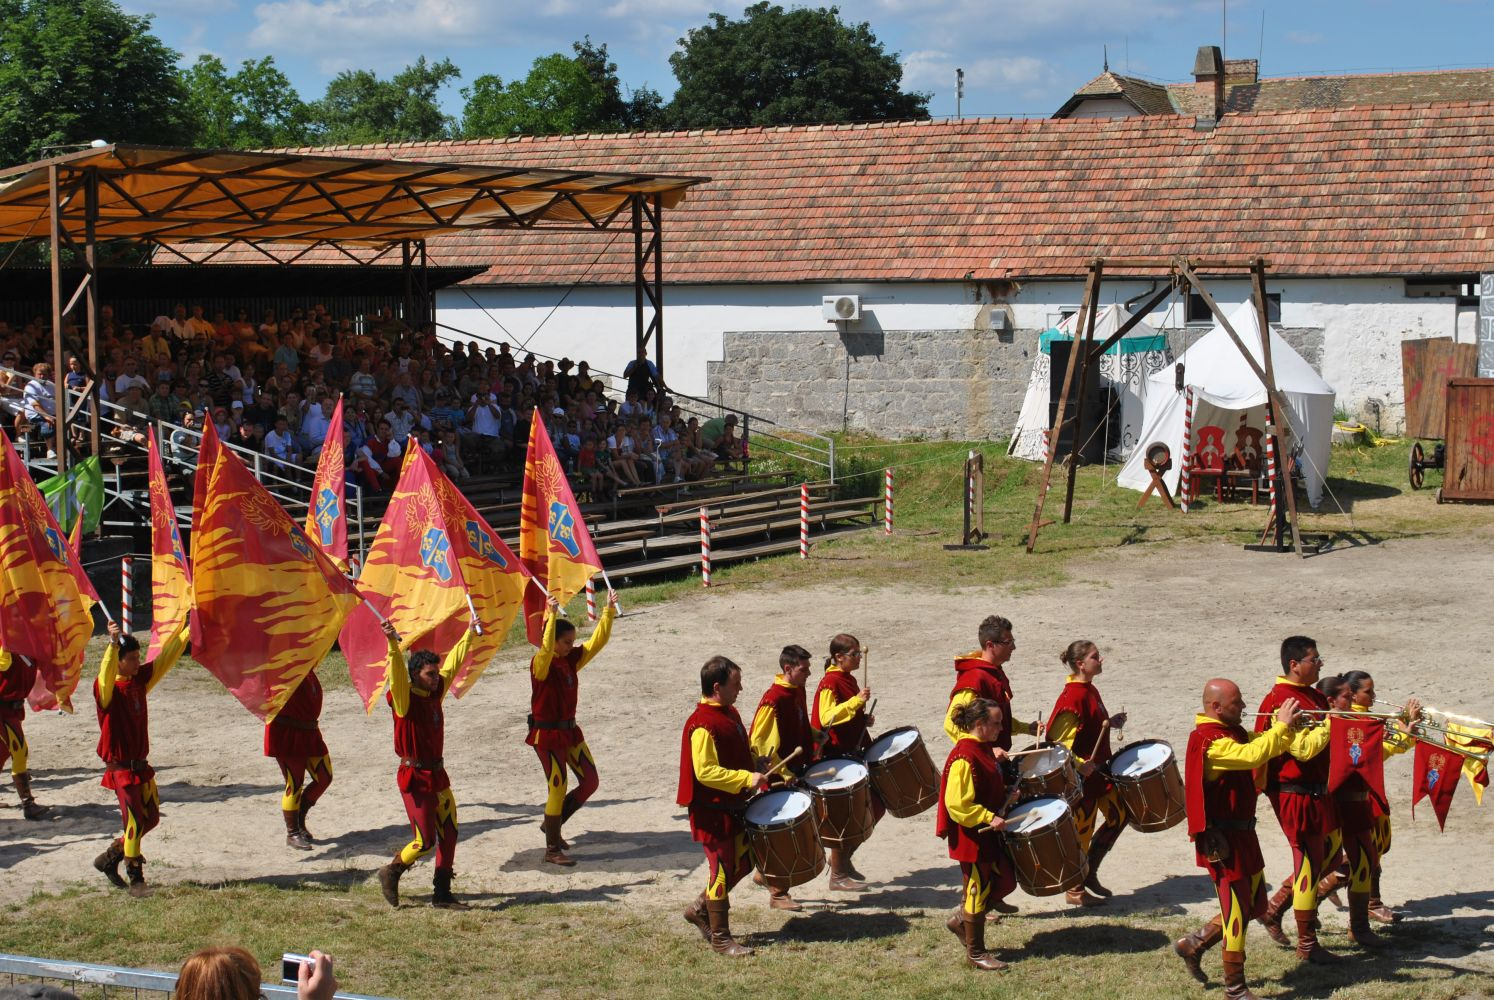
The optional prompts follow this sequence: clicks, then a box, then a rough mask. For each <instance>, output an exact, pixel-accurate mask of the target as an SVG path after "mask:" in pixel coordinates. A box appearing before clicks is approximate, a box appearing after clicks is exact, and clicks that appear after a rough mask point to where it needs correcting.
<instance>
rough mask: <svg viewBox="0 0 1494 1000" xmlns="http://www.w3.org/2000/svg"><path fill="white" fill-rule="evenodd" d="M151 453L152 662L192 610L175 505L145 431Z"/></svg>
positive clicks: (152, 431) (150, 432) (153, 441)
mask: <svg viewBox="0 0 1494 1000" xmlns="http://www.w3.org/2000/svg"><path fill="white" fill-rule="evenodd" d="M146 446H147V448H148V449H149V451H150V459H149V472H150V478H149V482H150V606H151V621H150V646H149V648H148V649H147V651H146V654H145V658H146V660H147V661H150V660H154V659H155V658H156V654H157V653H159V652H160V651H161V646H162V645H163V644H164V643H165V642H166V640H167V639H168V638H169V637H170V636H171V634H172V633H173V632H175V631H176V629H177V626H179V625H180V624H181V623H182V622H183V621H184V620H186V617H187V614H188V613H189V612H190V611H191V610H192V569H191V567H190V566H189V565H188V564H187V553H186V550H185V549H184V548H183V547H182V533H181V528H180V527H179V526H178V525H177V523H176V502H175V501H174V500H172V499H171V489H170V488H169V487H168V486H167V485H166V469H165V466H163V465H162V463H161V451H160V447H159V446H158V445H157V444H156V429H155V428H154V427H151V428H149V429H148V430H147V431H146Z"/></svg>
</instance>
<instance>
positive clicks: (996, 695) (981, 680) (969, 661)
mask: <svg viewBox="0 0 1494 1000" xmlns="http://www.w3.org/2000/svg"><path fill="white" fill-rule="evenodd" d="M961 691H973V692H975V696H976V697H977V698H989V699H990V700H991V701H994V702H995V703H996V704H997V705H1000V706H1001V736H1000V737H998V738H997V740H996V745H997V746H998V747H1000V748H1001V749H1003V750H1010V749H1011V748H1012V684H1011V681H1009V680H1007V678H1006V671H1005V670H1003V669H1002V668H1001V666H1000V665H999V664H998V665H995V666H992V665H991V664H989V663H987V662H986V661H985V660H982V659H981V658H980V657H978V656H962V657H959V658H958V659H956V660H955V685H954V687H952V688H950V689H949V700H950V701H954V696H955V695H957V694H959V693H960V692H961Z"/></svg>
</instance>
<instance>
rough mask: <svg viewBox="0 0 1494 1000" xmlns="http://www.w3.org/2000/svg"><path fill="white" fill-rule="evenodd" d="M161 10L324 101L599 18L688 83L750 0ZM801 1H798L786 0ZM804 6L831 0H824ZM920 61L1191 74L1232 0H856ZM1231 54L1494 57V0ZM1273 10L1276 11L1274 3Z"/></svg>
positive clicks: (1429, 61) (1063, 87) (981, 87)
mask: <svg viewBox="0 0 1494 1000" xmlns="http://www.w3.org/2000/svg"><path fill="white" fill-rule="evenodd" d="M122 6H124V7H125V9H127V10H129V11H131V12H132V13H143V14H151V15H153V16H154V17H155V31H156V33H157V34H158V35H159V36H160V37H161V38H162V39H163V40H164V41H165V42H166V43H167V44H168V45H171V46H172V47H173V48H175V49H177V50H178V51H180V52H181V53H182V54H183V61H184V62H190V61H191V60H193V59H195V58H196V57H197V56H198V55H199V54H201V53H204V52H211V53H213V54H215V55H217V56H219V57H220V58H222V59H223V60H224V61H225V62H226V63H228V64H229V66H230V67H233V66H236V65H237V64H238V63H239V62H240V61H241V60H244V59H250V58H259V57H261V56H264V55H273V56H274V57H275V62H276V64H277V65H278V66H279V67H280V68H281V70H282V71H283V72H285V73H286V75H287V76H289V77H290V78H291V81H292V82H293V83H294V84H295V85H296V87H297V88H298V89H299V90H300V91H301V96H302V97H303V98H305V99H307V100H311V99H314V98H316V97H319V96H320V95H321V93H322V91H323V90H324V88H325V87H326V84H327V81H328V80H329V79H330V78H331V77H332V76H333V75H335V74H336V73H337V72H338V71H340V70H343V69H372V70H375V71H376V72H378V73H379V74H380V75H381V76H386V77H387V76H389V75H392V74H393V73H394V72H397V71H398V70H399V69H400V68H401V67H403V66H404V65H406V64H407V63H409V62H412V61H414V59H415V58H416V57H417V56H420V55H422V54H423V55H425V56H426V57H427V58H428V59H440V58H443V57H446V58H450V59H451V60H452V61H453V62H454V63H456V64H457V66H459V67H460V68H461V70H462V83H461V84H458V85H457V86H455V87H452V88H449V90H448V92H447V93H446V94H445V95H444V100H445V105H446V108H447V110H448V111H449V112H451V113H453V114H459V113H460V110H461V105H462V98H461V96H460V93H459V90H460V87H461V86H462V85H465V84H467V83H470V82H471V81H472V80H473V79H474V78H476V77H478V76H480V75H482V74H484V73H495V74H497V75H498V76H500V77H502V78H503V79H504V80H509V79H512V78H514V77H516V76H523V75H524V74H525V73H526V72H527V71H528V69H529V65H530V63H532V62H533V60H534V59H535V58H536V57H538V56H541V55H546V54H548V53H551V52H566V53H569V52H570V45H571V42H573V41H575V40H577V39H579V38H581V36H583V35H587V34H589V35H590V36H591V38H592V41H593V42H596V43H601V42H605V43H606V44H607V47H608V51H609V53H610V54H611V56H612V58H613V60H614V61H615V62H616V63H617V64H618V75H619V76H620V77H621V78H622V81H623V83H624V84H625V85H629V86H639V85H644V84H647V85H648V86H651V87H654V88H655V89H657V90H659V91H661V92H662V93H664V95H665V96H666V97H668V95H669V94H670V92H671V91H672V90H673V88H674V77H673V75H672V74H671V73H670V71H669V61H668V60H669V55H670V53H671V52H673V51H675V49H676V47H677V39H679V38H680V37H682V36H683V35H684V34H685V32H686V31H687V30H688V29H689V28H691V27H694V26H698V25H700V24H702V23H704V21H705V19H706V17H707V15H708V14H710V13H711V12H713V11H715V12H720V13H723V14H726V15H727V16H729V17H737V16H740V14H741V11H742V6H744V5H742V4H741V3H740V0H737V2H733V3H721V2H711V0H598V2H595V3H587V2H583V0H530V2H528V3H522V4H521V3H514V4H509V3H505V2H502V0H496V2H494V0H265V2H253V0H125V2H123V3H122ZM785 6H792V5H791V4H786V5H785ZM805 6H820V4H809V5H805ZM838 6H839V8H840V11H841V16H842V18H843V19H844V20H847V21H853V22H854V21H867V22H869V23H870V24H871V26H872V30H873V32H874V33H875V34H876V35H877V37H878V38H880V39H881V40H882V42H883V44H884V45H885V46H886V47H887V49H888V50H889V51H892V52H896V53H898V54H899V55H900V56H901V58H902V61H903V66H904V87H905V88H906V89H910V90H922V91H928V92H931V93H932V95H933V97H932V99H931V100H930V102H929V108H930V110H931V111H932V112H933V114H935V115H936V116H944V115H953V114H954V113H955V94H954V89H955V88H954V78H955V68H956V67H962V68H963V69H964V70H965V99H964V101H963V104H962V106H961V110H962V112H963V113H964V114H966V115H1020V114H1032V115H1045V114H1049V113H1051V112H1052V111H1053V110H1055V109H1056V108H1057V107H1058V106H1059V105H1061V104H1062V103H1063V101H1064V100H1065V99H1066V98H1067V97H1068V95H1069V94H1071V93H1072V92H1073V91H1074V89H1075V88H1077V87H1078V86H1080V85H1081V84H1083V83H1084V82H1085V81H1086V80H1088V79H1090V78H1091V77H1093V76H1095V75H1096V74H1098V73H1099V71H1100V69H1101V62H1102V58H1103V55H1102V53H1103V49H1104V47H1105V46H1108V47H1109V53H1110V66H1111V68H1112V69H1114V70H1116V71H1119V72H1127V71H1129V72H1131V73H1133V74H1135V75H1138V76H1145V77H1148V78H1151V79H1156V80H1161V81H1179V80H1185V79H1188V78H1189V73H1190V71H1191V69H1192V66H1193V55H1194V52H1195V51H1196V50H1197V48H1198V46H1200V45H1214V44H1219V43H1220V41H1221V36H1225V34H1226V32H1225V28H1226V24H1225V16H1224V11H1225V7H1226V4H1225V3H1223V2H1221V0H1198V2H1192V0H1176V2H1174V0H1028V2H1022V3H1011V2H1006V0H849V2H844V3H841V4H839V5H838ZM1227 10H1228V22H1227V36H1226V37H1225V38H1224V42H1225V49H1226V55H1227V56H1230V57H1255V56H1257V55H1260V56H1261V57H1262V63H1261V68H1262V74H1263V75H1266V76H1301V75H1316V74H1323V73H1344V72H1369V71H1387V70H1428V69H1437V68H1453V67H1469V66H1489V65H1494V54H1491V50H1490V49H1489V47H1488V40H1489V38H1490V37H1491V34H1490V28H1489V21H1490V17H1491V14H1494V2H1491V0H1422V2H1418V3H1393V2H1389V0H1356V2H1344V0H1296V2H1280V0H1228V3H1227ZM1263 15H1264V25H1263V22H1262V16H1263Z"/></svg>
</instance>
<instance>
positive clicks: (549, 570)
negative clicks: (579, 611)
mask: <svg viewBox="0 0 1494 1000" xmlns="http://www.w3.org/2000/svg"><path fill="white" fill-rule="evenodd" d="M519 558H520V559H522V560H523V561H524V565H525V566H526V567H527V568H528V569H529V572H530V574H531V575H532V576H533V577H534V578H535V579H536V580H538V581H539V583H540V586H539V587H531V588H530V589H528V590H526V591H525V592H524V628H525V631H526V632H527V633H528V636H529V641H530V642H531V643H532V644H533V645H535V646H538V645H539V644H540V639H541V638H542V636H543V634H544V620H545V595H544V594H543V593H541V591H542V590H543V591H546V592H548V593H549V594H551V595H552V596H553V597H554V598H555V599H556V600H557V601H559V602H560V603H561V605H562V606H564V605H565V604H566V602H568V601H569V600H570V599H571V598H572V597H575V596H576V595H577V594H579V593H581V591H582V590H584V589H585V588H586V581H587V580H590V579H591V578H592V577H593V576H594V575H596V574H597V573H599V572H601V570H602V560H601V559H599V558H598V557H597V550H596V546H594V545H592V544H591V533H590V532H589V531H587V530H586V521H585V520H583V519H582V517H581V508H580V507H579V506H578V505H577V504H576V497H575V494H573V493H572V492H571V484H570V483H569V482H568V481H567V480H566V478H565V467H564V466H562V465H561V464H560V458H559V457H558V456H557V455H556V454H555V446H554V445H552V444H551V443H550V434H549V432H548V431H546V430H545V421H544V419H543V418H542V417H541V416H540V411H539V410H538V409H536V410H535V411H534V417H533V419H532V420H531V421H530V422H529V451H528V453H527V455H526V456H525V458H524V494H523V498H522V500H521V502H520V505H519Z"/></svg>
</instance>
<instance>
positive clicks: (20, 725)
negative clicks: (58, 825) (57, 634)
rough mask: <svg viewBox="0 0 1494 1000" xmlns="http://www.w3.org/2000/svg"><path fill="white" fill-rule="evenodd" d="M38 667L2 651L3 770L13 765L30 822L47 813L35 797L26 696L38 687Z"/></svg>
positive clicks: (0, 737)
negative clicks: (27, 730)
mask: <svg viewBox="0 0 1494 1000" xmlns="http://www.w3.org/2000/svg"><path fill="white" fill-rule="evenodd" d="M36 673H37V670H36V664H35V663H33V662H31V658H30V657H27V656H21V655H20V654H17V655H15V656H11V655H10V653H8V652H6V651H5V650H3V649H0V767H4V766H5V762H6V761H7V760H8V761H10V776H11V781H12V782H13V783H14V784H15V786H16V794H17V795H19V796H20V797H21V808H22V809H23V810H24V811H25V814H26V818H27V819H40V818H41V817H42V816H44V815H45V814H46V812H47V809H46V807H45V806H39V805H37V804H36V799H34V798H33V797H32V795H31V774H30V772H29V771H28V770H27V769H28V767H29V764H30V759H31V750H30V747H29V746H27V744H26V727H25V722H26V696H27V695H28V694H30V693H31V688H32V687H33V686H34V685H35V684H36Z"/></svg>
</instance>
